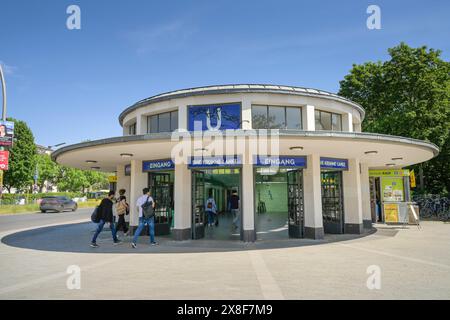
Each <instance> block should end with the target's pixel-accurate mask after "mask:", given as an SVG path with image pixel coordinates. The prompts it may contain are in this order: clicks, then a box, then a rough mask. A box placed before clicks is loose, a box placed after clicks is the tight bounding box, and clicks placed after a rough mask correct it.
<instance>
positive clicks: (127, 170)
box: [125, 164, 131, 177]
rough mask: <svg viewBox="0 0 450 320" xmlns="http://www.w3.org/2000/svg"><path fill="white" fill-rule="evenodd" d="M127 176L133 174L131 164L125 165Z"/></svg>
mask: <svg viewBox="0 0 450 320" xmlns="http://www.w3.org/2000/svg"><path fill="white" fill-rule="evenodd" d="M125 176H126V177H129V176H131V164H127V165H126V166H125Z"/></svg>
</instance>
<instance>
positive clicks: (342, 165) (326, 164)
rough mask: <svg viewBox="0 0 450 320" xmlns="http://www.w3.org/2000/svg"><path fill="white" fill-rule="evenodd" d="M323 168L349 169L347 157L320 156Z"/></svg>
mask: <svg viewBox="0 0 450 320" xmlns="http://www.w3.org/2000/svg"><path fill="white" fill-rule="evenodd" d="M320 168H321V169H338V170H348V160H347V159H333V158H320Z"/></svg>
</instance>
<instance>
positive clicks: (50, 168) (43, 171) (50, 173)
mask: <svg viewBox="0 0 450 320" xmlns="http://www.w3.org/2000/svg"><path fill="white" fill-rule="evenodd" d="M36 166H37V169H38V181H37V184H38V187H39V192H42V189H43V188H44V185H45V183H48V184H51V185H54V184H56V182H57V177H58V170H59V168H58V165H57V164H56V163H55V162H53V161H52V159H51V157H50V156H49V155H47V154H37V155H36Z"/></svg>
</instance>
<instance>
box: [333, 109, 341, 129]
mask: <svg viewBox="0 0 450 320" xmlns="http://www.w3.org/2000/svg"><path fill="white" fill-rule="evenodd" d="M331 122H332V123H331V125H332V128H331V130H333V131H342V118H341V115H340V114H335V113H333V115H332V116H331Z"/></svg>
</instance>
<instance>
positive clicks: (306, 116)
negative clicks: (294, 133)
mask: <svg viewBox="0 0 450 320" xmlns="http://www.w3.org/2000/svg"><path fill="white" fill-rule="evenodd" d="M314 110H315V108H314V106H310V105H306V106H305V107H303V108H302V126H303V130H305V131H315V130H316V117H315V113H314Z"/></svg>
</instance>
